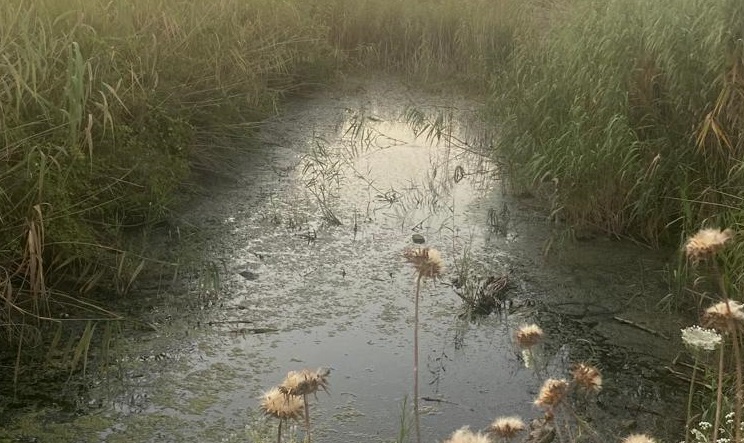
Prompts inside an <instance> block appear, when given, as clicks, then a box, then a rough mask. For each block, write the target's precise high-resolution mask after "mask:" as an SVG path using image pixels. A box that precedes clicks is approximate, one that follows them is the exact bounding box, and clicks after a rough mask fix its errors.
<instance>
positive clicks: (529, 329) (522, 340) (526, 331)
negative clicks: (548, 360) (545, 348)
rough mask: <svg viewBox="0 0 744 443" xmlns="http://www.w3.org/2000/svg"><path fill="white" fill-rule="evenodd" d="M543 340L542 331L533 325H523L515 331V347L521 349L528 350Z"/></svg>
mask: <svg viewBox="0 0 744 443" xmlns="http://www.w3.org/2000/svg"><path fill="white" fill-rule="evenodd" d="M542 338H543V330H542V329H541V328H540V326H537V325H535V324H531V325H524V326H522V327H520V328H519V330H517V334H516V339H517V345H519V347H520V348H522V349H529V348H531V347H533V346H535V345H536V344H538V343H540V342H541V341H542Z"/></svg>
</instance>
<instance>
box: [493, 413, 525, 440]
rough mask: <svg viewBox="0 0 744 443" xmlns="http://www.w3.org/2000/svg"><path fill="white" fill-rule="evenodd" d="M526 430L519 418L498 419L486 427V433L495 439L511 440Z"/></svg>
mask: <svg viewBox="0 0 744 443" xmlns="http://www.w3.org/2000/svg"><path fill="white" fill-rule="evenodd" d="M525 428H526V426H525V424H524V422H523V421H522V419H521V418H519V417H499V418H497V419H496V420H494V421H493V423H491V426H489V427H488V432H490V433H491V434H494V435H496V436H497V437H501V438H506V439H511V438H512V437H514V436H515V435H517V433H519V432H521V431H524V430H525Z"/></svg>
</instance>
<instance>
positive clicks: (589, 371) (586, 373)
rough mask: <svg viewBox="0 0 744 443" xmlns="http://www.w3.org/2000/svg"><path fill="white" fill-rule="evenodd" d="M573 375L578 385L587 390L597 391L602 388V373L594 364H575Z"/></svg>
mask: <svg viewBox="0 0 744 443" xmlns="http://www.w3.org/2000/svg"><path fill="white" fill-rule="evenodd" d="M571 375H573V379H574V382H576V385H577V386H579V387H580V388H581V389H583V390H584V391H586V392H594V393H597V392H599V391H601V390H602V374H601V373H600V372H599V369H597V368H595V367H594V366H591V365H588V364H586V363H579V364H577V365H576V366H574V368H573V371H571Z"/></svg>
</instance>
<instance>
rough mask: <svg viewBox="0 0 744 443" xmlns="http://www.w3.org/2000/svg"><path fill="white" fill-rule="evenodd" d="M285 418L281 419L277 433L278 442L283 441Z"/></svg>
mask: <svg viewBox="0 0 744 443" xmlns="http://www.w3.org/2000/svg"><path fill="white" fill-rule="evenodd" d="M283 421H284V420H282V419H279V430H278V431H277V433H276V443H282V422H283Z"/></svg>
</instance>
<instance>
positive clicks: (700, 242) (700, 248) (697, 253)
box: [685, 228, 734, 263]
mask: <svg viewBox="0 0 744 443" xmlns="http://www.w3.org/2000/svg"><path fill="white" fill-rule="evenodd" d="M732 238H734V231H732V230H731V229H724V230H723V231H721V230H720V229H714V228H708V229H701V230H700V231H698V232H697V234H695V235H693V236H692V237H690V238H689V239H688V240H687V243H685V254H686V255H687V258H688V259H689V260H691V261H692V262H693V263H697V262H699V261H700V260H703V259H705V258H708V257H711V256H713V255H715V253H716V252H718V251H720V250H721V249H723V247H724V246H725V245H726V243H728V242H729V240H731V239H732Z"/></svg>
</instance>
